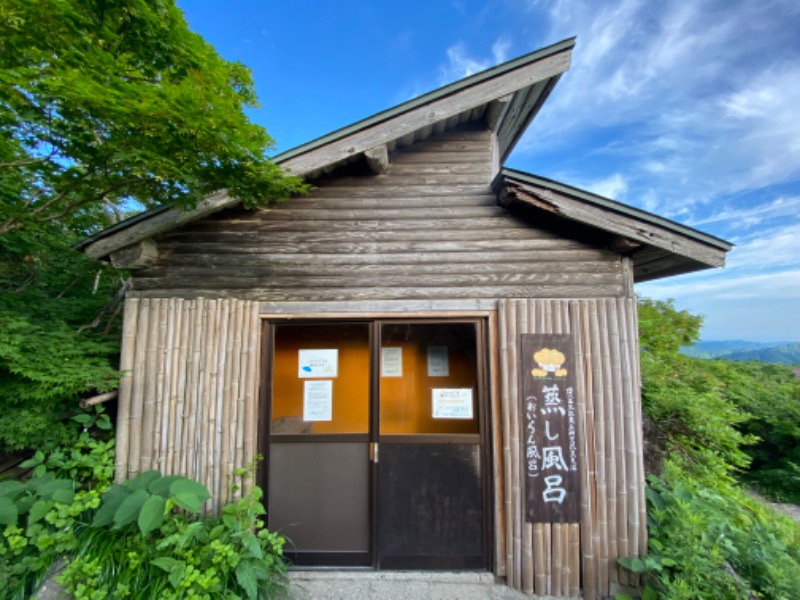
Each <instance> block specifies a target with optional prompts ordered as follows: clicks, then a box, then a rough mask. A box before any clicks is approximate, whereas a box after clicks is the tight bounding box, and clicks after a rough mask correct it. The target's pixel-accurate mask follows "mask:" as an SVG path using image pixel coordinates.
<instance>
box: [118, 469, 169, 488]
mask: <svg viewBox="0 0 800 600" xmlns="http://www.w3.org/2000/svg"><path fill="white" fill-rule="evenodd" d="M160 478H161V471H157V470H155V469H154V470H152V471H145V472H144V473H139V474H138V475H137V476H136V477H134V478H133V479H129V480H128V481H126V482H125V487H127V488H128V489H129V490H131V491H134V490H146V489H147V488H148V486H149V485H150V484H151V483H153V482H154V481H156V480H157V479H160Z"/></svg>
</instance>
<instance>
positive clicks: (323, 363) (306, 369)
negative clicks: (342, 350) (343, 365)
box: [297, 348, 339, 379]
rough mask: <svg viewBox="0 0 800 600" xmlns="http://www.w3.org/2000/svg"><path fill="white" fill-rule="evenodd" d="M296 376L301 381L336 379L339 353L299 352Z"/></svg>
mask: <svg viewBox="0 0 800 600" xmlns="http://www.w3.org/2000/svg"><path fill="white" fill-rule="evenodd" d="M299 354H300V355H299V357H298V358H299V360H298V369H297V376H298V377H300V378H301V379H310V378H312V377H336V376H337V375H338V370H339V351H338V350H336V349H335V348H334V349H331V350H300V353H299Z"/></svg>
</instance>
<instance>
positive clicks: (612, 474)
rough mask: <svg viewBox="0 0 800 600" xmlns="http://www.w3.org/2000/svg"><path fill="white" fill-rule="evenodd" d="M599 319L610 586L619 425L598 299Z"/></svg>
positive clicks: (614, 550) (602, 308) (602, 307)
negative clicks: (617, 432)
mask: <svg viewBox="0 0 800 600" xmlns="http://www.w3.org/2000/svg"><path fill="white" fill-rule="evenodd" d="M597 304H598V307H597V316H598V321H599V331H600V348H601V355H600V356H601V359H602V363H601V369H600V372H601V373H602V384H603V397H604V401H605V403H604V408H605V417H604V420H605V424H606V436H605V442H606V444H605V461H606V483H607V486H606V507H607V509H606V511H607V512H606V517H607V518H608V553H607V554H606V556H605V562H606V569H607V571H608V578H609V579H608V581H609V583H611V582H614V583H617V582H618V581H619V578H618V577H617V566H616V558H617V556H618V553H617V540H618V533H617V469H616V461H615V458H616V423H615V421H614V394H613V389H612V387H611V376H610V374H611V351H610V349H609V343H608V319H607V317H606V306H605V301H603V300H598V302H597Z"/></svg>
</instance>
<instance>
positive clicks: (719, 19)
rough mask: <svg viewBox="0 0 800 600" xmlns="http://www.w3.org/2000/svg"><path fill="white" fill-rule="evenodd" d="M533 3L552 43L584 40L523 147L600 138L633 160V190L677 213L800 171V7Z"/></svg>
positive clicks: (540, 151)
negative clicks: (655, 197)
mask: <svg viewBox="0 0 800 600" xmlns="http://www.w3.org/2000/svg"><path fill="white" fill-rule="evenodd" d="M534 4H535V5H536V6H537V7H538V8H540V9H542V8H545V9H546V10H547V13H548V16H549V18H550V22H551V32H550V34H549V37H550V38H551V39H558V38H561V37H566V36H569V35H573V34H577V37H578V40H577V46H576V48H575V51H574V53H573V60H574V62H573V66H572V68H571V69H570V71H569V72H568V73H567V74H566V75H565V76H564V78H563V80H562V81H561V83H560V84H559V86H558V87H557V88H556V90H555V91H554V93H553V96H552V98H551V99H550V101H548V104H547V105H546V106H545V108H544V110H542V113H541V114H540V116H539V117H538V119H537V124H536V126H535V128H532V130H531V132H530V133H529V135H527V136H526V137H525V138H524V139H523V141H522V142H521V144H520V145H519V146H518V150H517V151H518V152H520V153H523V154H526V153H527V154H529V155H531V156H536V157H542V156H547V154H548V153H551V152H553V149H554V147H556V148H558V147H567V146H569V145H573V144H580V145H582V146H583V147H584V148H585V150H586V151H587V152H590V151H596V149H597V148H596V147H595V146H593V144H597V143H598V142H595V141H592V138H593V137H594V136H596V135H599V136H601V139H602V142H601V143H602V146H601V148H602V149H603V151H604V152H612V153H614V154H615V155H616V157H617V158H619V159H627V160H626V162H625V170H623V171H618V172H620V173H621V175H623V176H624V177H626V179H627V180H628V181H629V190H628V195H629V197H630V198H631V199H635V198H636V197H640V196H644V195H645V194H647V193H648V192H649V191H651V190H652V189H656V190H658V194H657V195H658V198H659V201H660V203H661V206H658V207H655V208H657V209H663V210H669V211H675V210H676V206H677V205H680V206H693V205H697V204H702V203H706V202H709V201H710V200H712V199H713V198H715V197H718V196H719V195H722V194H730V193H734V192H737V191H741V190H748V189H755V188H759V187H763V186H769V185H774V184H776V183H781V182H786V181H791V180H793V179H796V178H798V177H800V119H798V118H797V107H798V106H800V61H798V60H797V54H799V53H800V38H798V37H797V36H795V35H793V34H792V33H791V32H793V31H794V32H796V31H797V30H799V29H800V3H796V2H788V1H782V2H780V1H773V2H767V3H766V4H764V3H758V4H755V3H750V2H747V1H746V0H735V1H728V2H720V1H714V0H710V1H707V2H681V3H670V2H666V3H654V2H647V1H646V0H619V1H617V2H604V3H595V2H591V1H589V0H557V1H555V2H552V3H546V4H545V3H539V2H537V3H534ZM792 22H794V23H795V25H794V26H792V25H790V23H792ZM765 49H774V51H773V50H770V51H765ZM542 132H546V133H547V135H545V136H543V135H542ZM605 132H609V133H611V132H613V135H614V139H615V142H614V143H613V144H609V143H608V137H609V133H605ZM534 136H535V137H534ZM612 168H614V167H612ZM651 198H652V196H651ZM665 207H668V208H665ZM650 208H654V207H653V206H650Z"/></svg>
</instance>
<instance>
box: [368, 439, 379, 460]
mask: <svg viewBox="0 0 800 600" xmlns="http://www.w3.org/2000/svg"><path fill="white" fill-rule="evenodd" d="M369 459H370V460H371V461H372V462H374V463H375V464H378V442H372V443H371V444H370V445H369Z"/></svg>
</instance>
